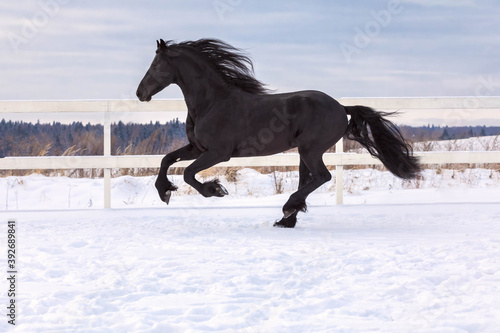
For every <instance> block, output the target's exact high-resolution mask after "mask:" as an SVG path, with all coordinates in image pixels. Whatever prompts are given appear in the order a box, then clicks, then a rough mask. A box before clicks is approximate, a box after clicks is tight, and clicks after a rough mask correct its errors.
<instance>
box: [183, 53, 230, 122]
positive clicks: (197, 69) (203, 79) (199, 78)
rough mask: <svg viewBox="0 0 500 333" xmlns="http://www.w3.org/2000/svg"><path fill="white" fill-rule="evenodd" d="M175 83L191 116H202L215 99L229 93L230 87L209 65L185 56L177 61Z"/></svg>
mask: <svg viewBox="0 0 500 333" xmlns="http://www.w3.org/2000/svg"><path fill="white" fill-rule="evenodd" d="M177 68H178V69H179V72H178V79H177V82H176V83H177V85H178V86H179V87H180V88H181V90H182V93H183V95H184V99H185V101H186V104H187V107H188V111H189V112H190V114H191V116H192V117H193V118H198V117H200V116H203V115H204V114H205V113H206V112H208V111H209V110H208V107H209V106H210V105H211V104H213V102H214V101H215V100H220V99H221V98H224V97H225V96H228V95H229V94H230V93H231V91H230V90H231V89H232V88H231V87H230V86H229V85H228V84H227V83H226V82H225V81H224V79H223V78H222V76H221V75H220V74H219V73H217V72H216V71H215V70H214V69H213V68H212V67H211V66H210V65H208V64H204V62H203V61H198V62H196V61H195V60H194V59H192V58H187V59H184V60H182V61H180V62H179V64H178V66H177Z"/></svg>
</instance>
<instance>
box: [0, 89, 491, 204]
mask: <svg viewBox="0 0 500 333" xmlns="http://www.w3.org/2000/svg"><path fill="white" fill-rule="evenodd" d="M339 102H340V103H341V104H343V105H357V104H361V105H367V106H370V107H373V108H376V109H405V110H406V109H408V110H411V109H420V110H425V109H442V110H453V109H464V108H466V106H467V105H472V104H473V106H474V109H500V97H425V98H424V97H422V98H341V99H339ZM151 111H154V112H179V111H184V112H185V111H187V108H186V105H185V103H184V101H183V100H154V101H151V102H149V103H141V102H139V101H136V100H88V101H0V113H60V112H98V113H102V115H103V118H102V119H103V123H104V155H103V156H43V157H6V158H1V159H0V170H29V169H90V168H98V169H103V170H104V207H105V208H110V207H111V169H113V168H156V167H158V166H159V165H160V162H161V159H162V157H163V155H161V156H160V155H148V156H132V155H128V156H112V155H111V121H110V113H112V112H151ZM336 151H337V152H336V153H333V154H325V155H324V157H323V160H324V162H325V164H327V165H334V166H336V182H337V183H336V184H337V186H336V203H337V204H342V203H343V192H342V189H343V166H344V165H376V164H381V163H380V161H379V160H378V159H375V158H373V157H372V156H371V155H369V154H354V153H344V152H343V143H342V140H341V141H339V142H338V143H337V145H336ZM415 155H416V156H419V157H420V160H421V162H422V163H424V164H444V163H449V164H452V163H500V151H488V152H486V151H485V152H467V151H461V152H449V151H442V152H422V153H416V154H415ZM189 163H190V162H178V163H177V164H176V165H175V166H179V167H185V166H187V165H189ZM297 165H299V156H298V154H276V155H273V156H266V157H245V158H233V159H231V160H230V161H228V162H224V163H220V164H218V166H222V167H257V166H297Z"/></svg>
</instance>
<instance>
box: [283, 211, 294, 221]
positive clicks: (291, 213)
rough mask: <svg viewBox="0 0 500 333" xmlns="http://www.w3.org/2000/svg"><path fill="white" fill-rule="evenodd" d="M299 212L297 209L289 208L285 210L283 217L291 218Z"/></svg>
mask: <svg viewBox="0 0 500 333" xmlns="http://www.w3.org/2000/svg"><path fill="white" fill-rule="evenodd" d="M296 212H297V210H296V209H289V210H285V211H283V218H284V219H287V218H289V217H290V216H292V215H293V214H295V213H296Z"/></svg>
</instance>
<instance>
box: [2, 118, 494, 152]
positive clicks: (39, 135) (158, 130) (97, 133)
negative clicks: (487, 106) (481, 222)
mask: <svg viewBox="0 0 500 333" xmlns="http://www.w3.org/2000/svg"><path fill="white" fill-rule="evenodd" d="M400 129H401V131H402V133H403V134H404V136H405V137H406V138H408V139H409V140H410V141H412V142H421V141H430V140H454V139H464V138H468V137H476V136H487V135H499V134H500V127H486V126H473V127H470V126H469V127H439V126H432V125H429V126H422V127H411V126H401V127H400ZM111 131H112V139H111V151H112V154H113V155H157V154H158V155H161V154H166V153H167V152H169V151H172V150H174V149H177V148H179V147H181V146H183V145H185V144H186V143H187V138H186V132H185V124H184V122H180V121H179V120H178V119H175V120H172V121H169V122H167V123H164V124H160V122H155V123H153V122H150V123H149V124H134V123H128V124H124V123H123V122H121V121H120V122H118V123H113V124H112V126H111ZM346 148H351V146H349V147H346ZM346 151H347V150H346ZM102 154H103V126H102V125H91V124H86V125H84V124H83V123H81V122H73V123H71V124H61V123H58V122H53V123H50V124H48V123H44V124H41V123H39V122H37V123H26V122H22V121H21V122H19V121H16V122H13V121H5V120H2V121H0V157H5V156H74V155H79V156H82V155H102Z"/></svg>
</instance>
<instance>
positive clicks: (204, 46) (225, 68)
mask: <svg viewBox="0 0 500 333" xmlns="http://www.w3.org/2000/svg"><path fill="white" fill-rule="evenodd" d="M166 43H167V47H172V48H188V49H190V50H192V51H194V52H196V53H198V54H200V55H202V56H204V58H205V59H207V60H208V62H210V63H211V64H212V65H213V66H214V67H215V68H216V70H217V71H218V72H219V73H220V74H221V75H222V78H223V79H224V81H225V82H226V83H228V84H231V85H234V86H236V87H238V88H240V89H242V90H243V91H246V92H248V93H251V94H267V93H268V92H269V91H268V89H266V88H265V85H264V84H263V83H262V82H260V81H259V80H257V79H256V78H255V77H254V72H253V64H252V60H251V59H250V58H249V57H248V56H246V55H245V54H244V53H243V52H242V51H241V50H240V49H237V48H235V47H233V46H231V45H229V44H227V43H224V42H223V41H221V40H218V39H200V40H197V41H186V42H182V43H178V44H174V43H172V41H168V42H166Z"/></svg>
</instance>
